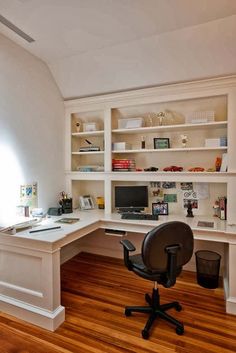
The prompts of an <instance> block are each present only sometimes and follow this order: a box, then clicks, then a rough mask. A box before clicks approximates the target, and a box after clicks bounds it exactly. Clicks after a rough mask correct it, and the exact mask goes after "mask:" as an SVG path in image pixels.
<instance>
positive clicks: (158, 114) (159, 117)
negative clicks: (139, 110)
mask: <svg viewBox="0 0 236 353" xmlns="http://www.w3.org/2000/svg"><path fill="white" fill-rule="evenodd" d="M156 116H157V118H158V120H159V125H160V126H162V125H163V122H164V119H165V117H166V114H165V112H159V113H157V114H156Z"/></svg>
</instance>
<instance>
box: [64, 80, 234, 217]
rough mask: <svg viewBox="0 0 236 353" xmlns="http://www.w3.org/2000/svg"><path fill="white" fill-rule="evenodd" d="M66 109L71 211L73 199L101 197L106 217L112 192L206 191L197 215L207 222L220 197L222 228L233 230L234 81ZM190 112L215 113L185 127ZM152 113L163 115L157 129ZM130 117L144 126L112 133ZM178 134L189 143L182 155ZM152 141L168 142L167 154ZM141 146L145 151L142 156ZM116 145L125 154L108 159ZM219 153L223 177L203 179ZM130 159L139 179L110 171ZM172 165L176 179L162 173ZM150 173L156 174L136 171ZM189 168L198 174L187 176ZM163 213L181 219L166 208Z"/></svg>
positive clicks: (76, 103) (100, 99)
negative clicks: (214, 143) (224, 212)
mask: <svg viewBox="0 0 236 353" xmlns="http://www.w3.org/2000/svg"><path fill="white" fill-rule="evenodd" d="M65 107H66V175H67V191H68V192H69V193H71V194H72V196H73V200H74V206H75V207H77V206H78V197H79V196H80V195H86V194H90V195H92V196H93V197H94V198H96V197H97V196H104V198H105V206H106V207H105V210H106V212H107V213H110V212H113V211H114V200H113V190H114V186H115V185H118V184H122V185H123V184H128V185H132V184H144V183H149V184H150V182H152V181H160V182H162V181H173V182H176V183H180V182H193V183H208V184H209V190H210V196H209V199H208V200H205V201H202V206H201V210H199V212H204V213H207V214H209V215H211V214H212V213H213V212H212V206H213V203H214V200H215V199H216V198H217V197H219V196H227V199H228V222H229V223H236V153H235V152H234V151H235V150H236V138H235V132H236V76H229V77H223V78H216V79H208V80H201V81H196V82H188V83H181V84H173V85H166V86H160V87H153V88H147V89H140V90H133V91H127V92H122V93H113V94H107V95H101V96H95V97H87V98H81V99H75V100H71V101H66V102H65ZM196 111H214V113H215V117H214V121H208V122H202V123H196V124H194V123H190V122H189V120H188V119H187V116H188V114H189V113H191V112H196ZM158 112H165V118H164V120H163V121H162V122H161V125H160V120H158V117H157V113H158ZM137 117H139V118H140V117H141V118H142V120H143V123H144V126H141V127H138V128H129V129H128V128H127V129H124V128H122V129H121V128H119V122H120V121H121V119H132V118H137ZM77 122H79V123H80V127H81V128H80V130H79V131H77V129H76V123H77ZM86 123H96V131H84V129H83V127H84V124H86ZM182 134H186V135H187V137H188V142H187V144H186V146H185V147H182V144H181V135H182ZM220 137H227V146H219V147H205V139H208V138H220ZM154 138H168V139H169V141H170V148H168V149H155V148H154V144H153V141H154ZM142 139H144V140H145V148H141V140H142ZM87 141H88V142H87ZM115 142H126V143H127V146H131V147H132V148H129V149H126V150H119V151H117V150H116V151H113V150H112V143H115ZM89 143H91V144H92V145H93V146H98V147H99V149H100V150H99V151H86V152H81V151H80V148H81V147H84V146H89ZM223 153H227V154H228V171H227V172H210V171H208V170H211V169H212V168H214V165H215V160H216V158H217V157H222V154H223ZM129 158H130V159H135V162H136V168H137V170H139V171H130V172H117V171H116V172H114V171H112V159H129ZM171 165H177V166H181V167H182V168H183V171H182V172H164V171H163V169H164V168H165V167H168V166H171ZM151 166H154V167H156V168H158V171H156V172H145V171H143V169H144V168H149V167H151ZM84 167H85V168H86V167H91V169H90V170H91V171H84V169H83V168H84ZM96 167H98V169H96ZM194 167H203V168H204V169H205V171H204V172H190V171H189V169H190V168H194ZM150 200H151V201H150V202H152V201H153V200H152V199H150ZM154 202H155V200H154ZM170 212H173V214H175V213H177V212H180V213H181V212H182V213H183V212H185V211H184V210H183V209H181V207H180V206H178V207H174V206H173V209H171V210H170Z"/></svg>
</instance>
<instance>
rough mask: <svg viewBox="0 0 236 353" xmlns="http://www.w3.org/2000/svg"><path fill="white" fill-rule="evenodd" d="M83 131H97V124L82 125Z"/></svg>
mask: <svg viewBox="0 0 236 353" xmlns="http://www.w3.org/2000/svg"><path fill="white" fill-rule="evenodd" d="M83 131H84V132H90V131H98V124H97V123H95V122H91V123H83Z"/></svg>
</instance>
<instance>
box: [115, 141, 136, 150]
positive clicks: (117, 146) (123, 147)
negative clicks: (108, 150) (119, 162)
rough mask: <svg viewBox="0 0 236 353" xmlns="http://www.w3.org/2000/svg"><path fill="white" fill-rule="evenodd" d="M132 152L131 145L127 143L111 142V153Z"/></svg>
mask: <svg viewBox="0 0 236 353" xmlns="http://www.w3.org/2000/svg"><path fill="white" fill-rule="evenodd" d="M125 150H132V145H131V144H130V143H128V142H113V143H112V151H125Z"/></svg>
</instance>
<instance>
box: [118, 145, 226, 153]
mask: <svg viewBox="0 0 236 353" xmlns="http://www.w3.org/2000/svg"><path fill="white" fill-rule="evenodd" d="M227 148H228V147H227V146H223V147H222V146H220V147H180V148H163V149H147V148H146V149H145V148H144V149H136V150H120V151H112V153H119V154H120V153H153V152H158V153H159V152H162V153H165V152H193V151H218V150H222V151H227Z"/></svg>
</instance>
